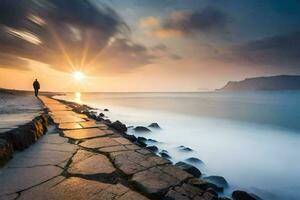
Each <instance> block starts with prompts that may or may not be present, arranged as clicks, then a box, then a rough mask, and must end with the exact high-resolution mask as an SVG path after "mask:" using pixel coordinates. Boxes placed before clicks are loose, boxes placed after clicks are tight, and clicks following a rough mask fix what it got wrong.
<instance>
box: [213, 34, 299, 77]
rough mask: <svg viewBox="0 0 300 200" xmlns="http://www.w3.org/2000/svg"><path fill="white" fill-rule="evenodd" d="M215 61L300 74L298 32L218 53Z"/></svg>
mask: <svg viewBox="0 0 300 200" xmlns="http://www.w3.org/2000/svg"><path fill="white" fill-rule="evenodd" d="M215 59H219V60H221V61H223V62H228V63H234V64H238V65H240V66H243V65H252V66H253V67H255V68H256V69H259V70H266V69H269V70H271V71H273V72H282V73H287V72H291V71H293V72H295V71H298V72H300V32H292V33H288V34H284V35H279V36H273V37H267V38H262V39H259V40H253V41H250V42H247V43H244V44H240V45H236V46H233V47H229V48H227V49H225V50H224V51H220V52H218V55H217V56H216V57H215Z"/></svg>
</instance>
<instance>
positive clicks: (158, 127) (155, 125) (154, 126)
mask: <svg viewBox="0 0 300 200" xmlns="http://www.w3.org/2000/svg"><path fill="white" fill-rule="evenodd" d="M148 127H150V128H157V129H160V126H159V125H158V123H152V124H150V125H149V126H148Z"/></svg>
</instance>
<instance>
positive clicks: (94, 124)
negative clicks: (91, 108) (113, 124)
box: [80, 121, 108, 129]
mask: <svg viewBox="0 0 300 200" xmlns="http://www.w3.org/2000/svg"><path fill="white" fill-rule="evenodd" d="M80 125H81V126H82V127H83V128H97V127H99V128H101V129H107V128H108V127H107V126H106V125H105V124H103V123H99V122H96V121H86V122H81V123H80Z"/></svg>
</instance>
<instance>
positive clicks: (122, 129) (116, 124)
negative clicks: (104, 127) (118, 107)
mask: <svg viewBox="0 0 300 200" xmlns="http://www.w3.org/2000/svg"><path fill="white" fill-rule="evenodd" d="M109 127H111V128H113V129H115V130H117V131H120V132H121V133H124V132H126V131H127V127H126V125H125V124H123V123H121V122H120V121H118V120H117V121H115V122H113V123H111V124H110V125H109Z"/></svg>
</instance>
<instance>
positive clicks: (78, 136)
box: [64, 128, 108, 140]
mask: <svg viewBox="0 0 300 200" xmlns="http://www.w3.org/2000/svg"><path fill="white" fill-rule="evenodd" d="M106 135H108V133H106V132H104V131H103V130H100V129H99V128H89V129H78V130H68V131H64V136H65V137H68V138H72V139H75V140H82V139H89V138H95V137H101V136H106Z"/></svg>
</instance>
